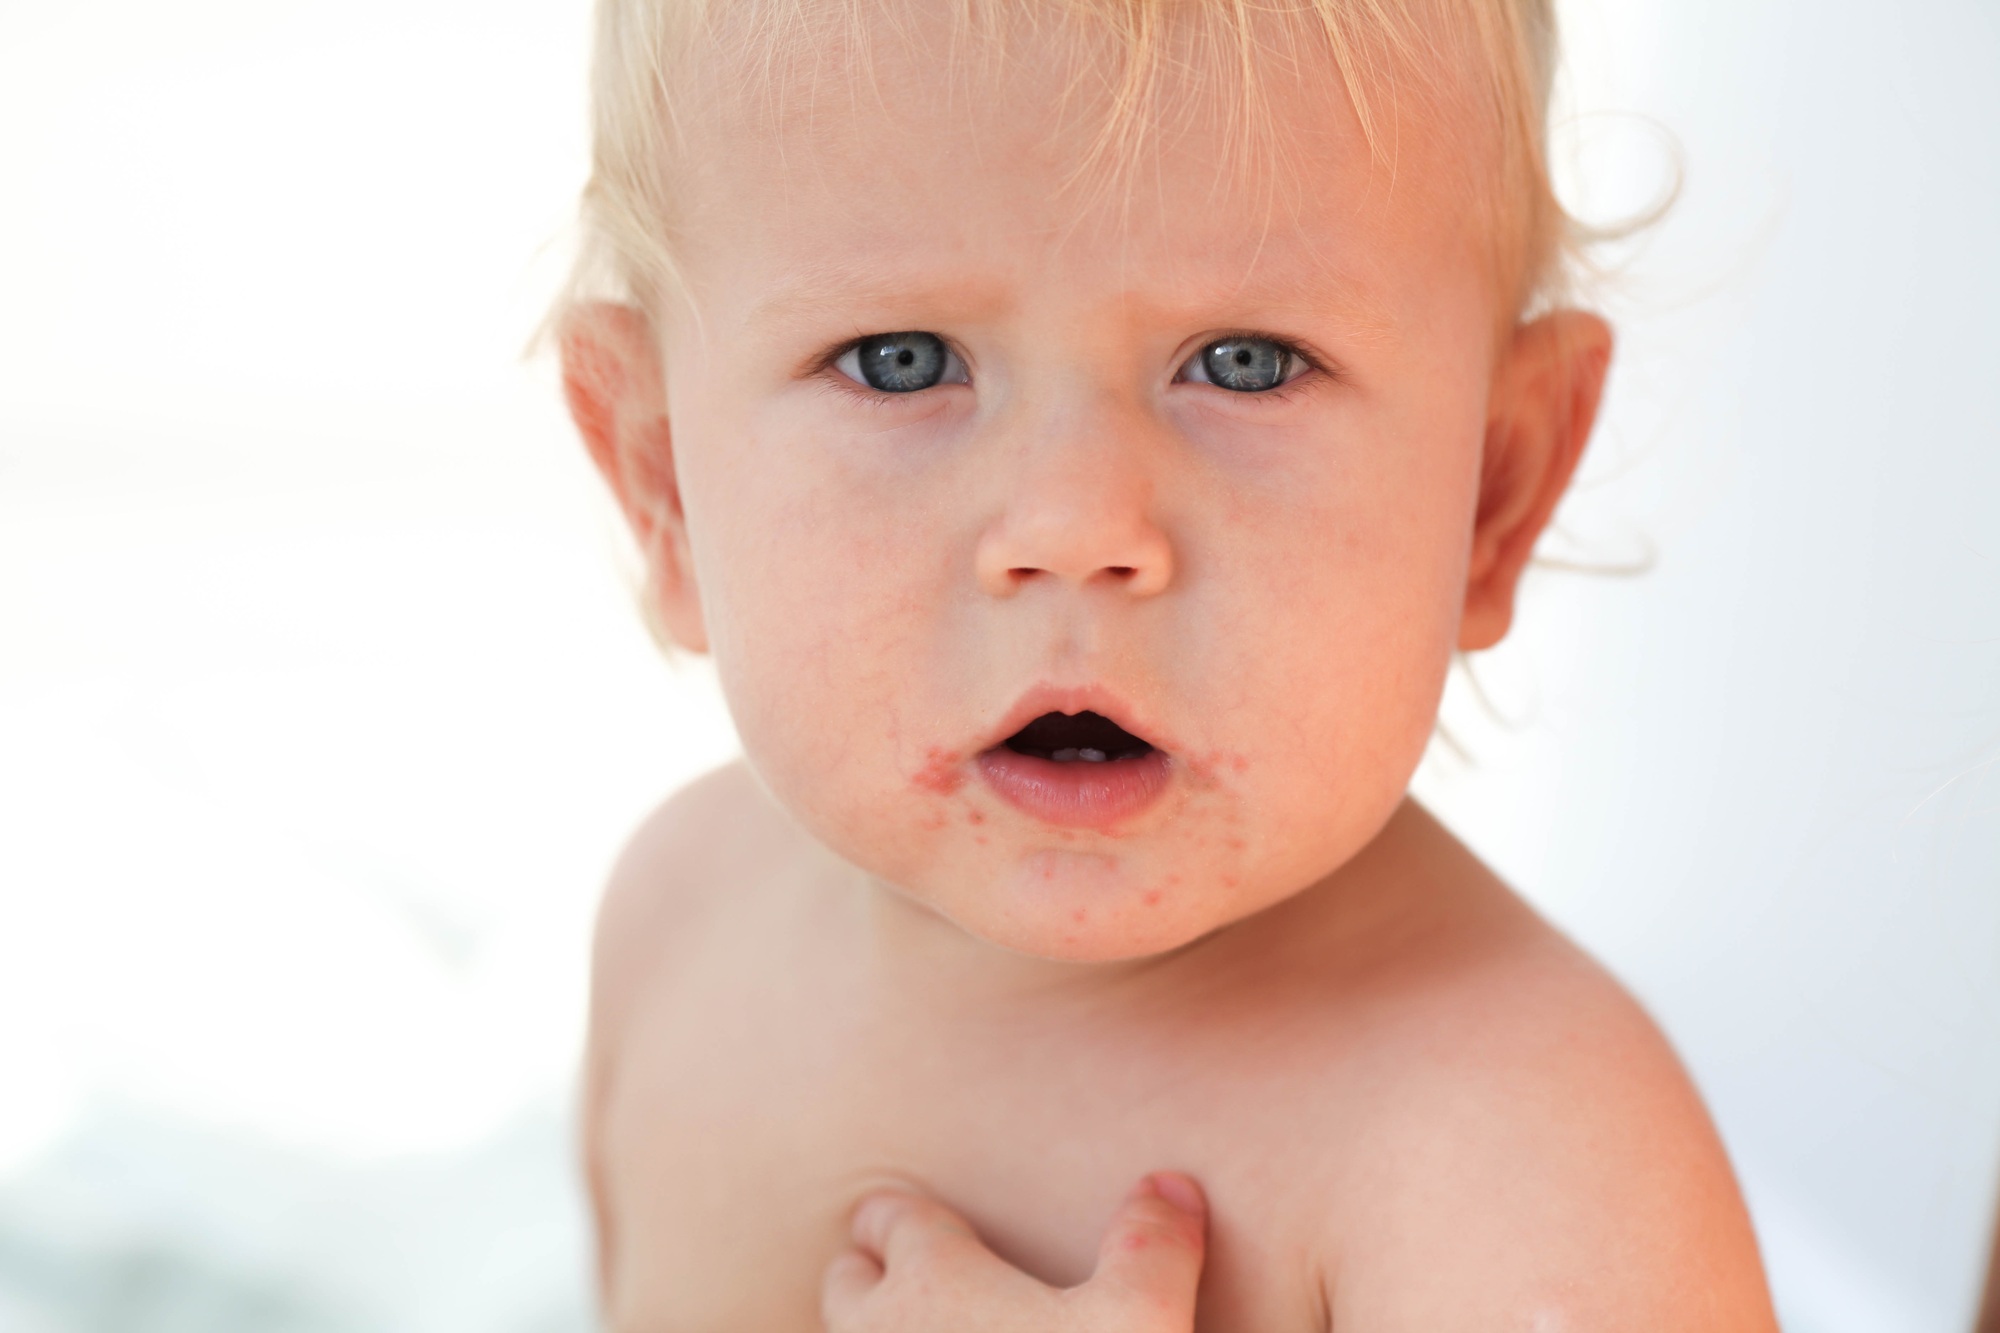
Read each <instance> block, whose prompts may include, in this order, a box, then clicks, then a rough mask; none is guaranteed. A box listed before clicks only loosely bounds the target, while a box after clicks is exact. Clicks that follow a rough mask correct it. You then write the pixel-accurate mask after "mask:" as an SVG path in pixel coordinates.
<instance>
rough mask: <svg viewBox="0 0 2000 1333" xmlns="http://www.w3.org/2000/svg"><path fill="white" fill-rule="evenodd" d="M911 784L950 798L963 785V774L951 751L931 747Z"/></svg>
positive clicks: (939, 747)
mask: <svg viewBox="0 0 2000 1333" xmlns="http://www.w3.org/2000/svg"><path fill="white" fill-rule="evenodd" d="M910 781H911V783H912V784H913V785H915V786H917V787H919V788H921V789H922V790H924V791H929V792H936V793H937V794H938V795H939V796H950V795H952V794H953V793H955V792H956V791H957V790H958V789H959V788H960V787H963V786H964V785H965V772H964V770H963V769H962V768H961V767H960V765H959V762H958V759H957V758H956V757H955V756H954V755H953V754H952V752H951V751H949V750H947V749H945V748H944V747H943V746H941V745H933V746H932V747H931V748H930V750H929V751H928V753H926V755H925V756H924V766H923V768H922V769H921V770H919V771H918V773H917V775H916V776H915V777H914V778H911V779H910Z"/></svg>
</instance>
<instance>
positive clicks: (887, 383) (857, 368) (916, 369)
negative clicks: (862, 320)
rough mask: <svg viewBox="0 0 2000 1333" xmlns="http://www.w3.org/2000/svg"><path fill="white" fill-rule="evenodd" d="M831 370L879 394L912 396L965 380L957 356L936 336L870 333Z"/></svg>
mask: <svg viewBox="0 0 2000 1333" xmlns="http://www.w3.org/2000/svg"><path fill="white" fill-rule="evenodd" d="M833 368H834V369H835V370H838V371H839V372H840V373H841V374H843V375H845V376H847V378H849V379H851V380H853V381H854V382H855V383H857V384H865V385H867V386H868V387H869V388H871V389H875V390H878V391H880V392H882V393H915V392H917V391H918V390H919V389H929V388H932V387H934V386H936V385H939V384H964V383H965V382H966V380H967V378H968V376H967V375H966V373H965V363H964V362H962V361H960V360H959V359H958V353H956V352H954V351H952V350H951V348H949V347H947V346H946V345H945V341H944V339H942V338H940V337H938V336H937V335H936V334H935V333H916V332H912V333H871V334H869V335H868V336H867V337H866V338H863V339H862V340H861V341H860V342H858V343H856V344H854V346H852V347H850V348H848V349H847V350H846V351H844V352H842V353H841V354H840V355H839V357H837V358H836V359H835V360H834V363H833Z"/></svg>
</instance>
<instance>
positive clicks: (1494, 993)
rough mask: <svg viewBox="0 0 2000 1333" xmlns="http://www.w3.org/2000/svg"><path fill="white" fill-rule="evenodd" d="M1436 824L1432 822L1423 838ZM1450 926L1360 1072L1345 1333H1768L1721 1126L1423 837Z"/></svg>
mask: <svg viewBox="0 0 2000 1333" xmlns="http://www.w3.org/2000/svg"><path fill="white" fill-rule="evenodd" d="M1424 819H1425V820H1426V821H1428V817H1427V816H1425V817H1424ZM1430 828H1431V830H1433V831H1434V834H1435V836H1426V837H1424V838H1420V839H1418V844H1419V845H1418V846H1417V848H1416V849H1415V851H1414V852H1413V855H1414V856H1415V857H1416V858H1417V859H1418V861H1419V862H1421V863H1423V864H1422V873H1423V874H1424V875H1426V876H1429V877H1435V882H1437V883H1439V884H1441V885H1443V886H1444V888H1443V894H1444V898H1445V900H1446V901H1447V902H1448V903H1450V904H1451V910H1449V911H1447V912H1444V913H1442V914H1441V919H1442V920H1445V921H1448V922H1450V923H1451V924H1446V925H1443V926H1441V927H1440V928H1437V929H1433V930H1429V931H1424V932H1418V933H1417V934H1415V935H1414V936H1413V937H1412V939H1413V942H1412V943H1411V944H1410V945H1409V951H1408V956H1407V957H1406V958H1404V959H1402V960H1401V961H1400V962H1399V963H1398V965H1397V967H1396V968H1395V969H1394V971H1395V973H1396V979H1395V981H1394V982H1393V986H1392V989H1393V992H1394V1000H1393V1002H1392V1003H1390V1004H1387V1005H1385V1006H1384V1007H1383V1008H1384V1013H1385V1017H1384V1020H1383V1021H1382V1022H1381V1023H1380V1025H1379V1032H1380V1036H1379V1038H1377V1039H1376V1040H1375V1041H1373V1042H1372V1043H1371V1050H1370V1054H1369V1057H1368V1060H1369V1062H1370V1063H1371V1064H1372V1065H1373V1066H1374V1069H1373V1071H1372V1072H1373V1073H1374V1074H1375V1075H1378V1076H1379V1078H1380V1082H1379V1085H1378V1086H1380V1087H1381V1088H1383V1089H1385V1091H1384V1092H1383V1094H1382V1095H1381V1097H1380V1098H1379V1100H1378V1101H1377V1102H1375V1103H1373V1104H1371V1106H1370V1108H1369V1110H1368V1112H1367V1114H1366V1115H1365V1116H1364V1117H1363V1120H1362V1123H1363V1124H1365V1125H1366V1126H1367V1129H1366V1132H1365V1137H1366V1140H1367V1143H1368V1150H1367V1151H1366V1152H1365V1153H1362V1154H1358V1155H1356V1156H1355V1157H1354V1158H1353V1159H1351V1160H1352V1167H1351V1170H1350V1171H1348V1172H1346V1173H1344V1174H1346V1175H1347V1176H1348V1178H1347V1179H1346V1180H1345V1182H1344V1185H1345V1190H1344V1191H1343V1192H1345V1193H1347V1196H1348V1199H1349V1200H1350V1201H1352V1202H1353V1203H1354V1204H1355V1205H1357V1206H1354V1207H1351V1208H1350V1207H1346V1206H1343V1207H1342V1208H1340V1210H1339V1212H1340V1214H1341V1216H1342V1219H1343V1220H1342V1221H1341V1222H1340V1223H1338V1224H1337V1229H1338V1230H1339V1231H1340V1233H1341V1234H1339V1236H1338V1237H1337V1239H1336V1240H1335V1241H1334V1242H1333V1244H1332V1246H1331V1247H1330V1249H1332V1250H1334V1251H1336V1252H1337V1254H1338V1262H1337V1264H1336V1266H1335V1272H1334V1277H1333V1281H1332V1282H1331V1284H1330V1285H1331V1287H1332V1290H1331V1292H1330V1300H1331V1303H1332V1308H1333V1313H1334V1319H1333V1325H1334V1327H1336V1328H1339V1329H1343V1330H1353V1331H1354V1333H1369V1331H1370V1330H1375V1329H1414V1328H1422V1329H1426V1330H1435V1331H1436V1333H1451V1331H1452V1330H1458V1329H1464V1330H1468V1333H1470V1330H1474V1329H1480V1330H1489V1329H1515V1328H1518V1329H1522V1330H1535V1331H1536V1333H1558V1331H1559V1330H1561V1331H1564V1333H1567V1331H1570V1330H1576V1331H1578V1333H1582V1331H1584V1330H1598V1329H1607V1330H1608V1329H1627V1328H1632V1329H1636V1328H1644V1329H1648V1330H1653V1331H1655V1333H1672V1331H1674V1330H1688V1333H1694V1331H1695V1330H1702V1331H1703V1333H1736V1331H1739V1330H1740V1331H1741V1333H1753V1331H1754V1333H1770V1331H1771V1330H1774V1329H1775V1328H1776V1324H1775V1321H1774V1319H1773V1317H1772V1314H1771V1309H1770V1303H1769V1297H1768V1295H1767V1294H1766V1290H1765V1286H1764V1279H1763V1273H1762V1268H1761V1265H1760V1262H1759V1260H1758V1256H1757V1249H1756V1242H1755V1240H1754V1237H1753V1235H1752V1232H1751V1230H1750V1224H1749V1220H1748V1217H1747V1214H1746V1213H1745V1210H1744V1207H1743V1203H1742V1198H1741V1195H1740V1193H1739V1191H1738V1189H1737V1186H1736V1182H1735V1179H1734V1176H1733V1174H1732V1172H1731V1171H1730V1167H1729V1163H1728V1160H1727V1158H1726V1156H1725V1154H1724V1152H1723V1149H1722V1145H1721V1142H1720V1140H1719V1139H1718V1137H1717V1135H1716V1132H1715V1129H1714V1126H1713V1124H1712V1122H1711V1121H1710V1119H1709V1116H1708V1113H1707V1111H1706V1109H1705V1108H1704V1107H1703V1106H1702V1103H1701V1100H1700V1098H1699V1096H1698V1095H1697V1094H1696V1093H1695V1090H1694V1087H1693V1085H1692V1083H1691V1082H1690V1081H1689V1079H1688V1076H1687V1073H1686V1071H1685V1070H1684V1069H1683V1067H1682V1065H1681V1063H1680V1061H1679V1059H1678V1058H1677V1057H1676V1056H1675V1054H1674V1052H1673V1050H1672V1048H1671V1047H1670V1046H1669V1044H1668V1043H1667V1041H1666V1039H1665V1037H1664V1036H1663V1035H1662V1034H1661V1032H1660V1030H1659V1028H1658V1027H1657V1026H1656V1025H1655V1024H1654V1023H1653V1021H1652V1020H1651V1019H1650V1018H1649V1017H1648V1016H1647V1014H1646V1013H1645V1011H1644V1010H1643V1009H1642V1008H1641V1007H1640V1006H1639V1005H1638V1003H1637V1002H1636V1001H1634V1000H1633V998H1632V997H1631V996H1630V995H1629V994H1628V993H1627V992H1626V991H1625V990H1624V988H1623V987H1621V986H1620V985H1619V984H1618V983H1617V981H1616V980H1614V979H1613V978H1612V977H1611V976H1610V975H1609V974H1608V973H1607V972H1605V971H1604V970H1603V969H1602V968H1601V967H1599V966H1598V965H1597V964H1596V963H1595V962H1593V961H1592V960H1591V959H1590V958H1588V957H1587V956H1586V955H1584V954H1583V952H1582V951H1581V950H1579V949H1577V948H1576V947H1575V946H1574V945H1572V944H1571V943H1570V942H1569V941H1568V940H1566V939H1564V938H1563V937H1562V936H1561V935H1560V934H1559V933H1558V932H1557V931H1556V930H1554V929H1553V928H1552V927H1550V926H1549V925H1548V924H1547V923H1546V922H1544V921H1542V920H1541V919H1540V918H1539V917H1538V916H1536V915H1535V913H1534V912H1533V911H1532V910H1530V909H1529V908H1528V907H1527V906H1526V905H1525V904H1523V903H1522V902H1521V901H1520V900H1519V899H1518V898H1516V897H1515V896H1514V895H1513V894H1512V893H1511V892H1510V891H1509V890H1508V889H1507V888H1506V887H1505V886H1504V885H1502V884H1501V883H1500V882H1499V881H1498V880H1497V879H1496V878H1495V877H1494V876H1493V875H1492V874H1491V873H1490V872H1489V871H1487V870H1486V869H1485V867H1484V866H1482V865H1481V864H1480V863H1479V862H1478V861H1477V859H1476V858H1474V857H1472V856H1471V854H1470V853H1469V852H1467V851H1466V850H1465V849H1464V848H1463V847H1461V846H1459V845H1458V844H1457V843H1456V842H1455V841H1454V840H1452V839H1451V838H1450V837H1449V835H1448V834H1445V833H1444V832H1443V830H1442V829H1441V828H1437V827H1436V826H1435V825H1430Z"/></svg>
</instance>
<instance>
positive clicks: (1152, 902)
mask: <svg viewBox="0 0 2000 1333" xmlns="http://www.w3.org/2000/svg"><path fill="white" fill-rule="evenodd" d="M1159 905H1160V891H1159V890H1158V889H1148V890H1146V906H1148V907H1158V906H1159Z"/></svg>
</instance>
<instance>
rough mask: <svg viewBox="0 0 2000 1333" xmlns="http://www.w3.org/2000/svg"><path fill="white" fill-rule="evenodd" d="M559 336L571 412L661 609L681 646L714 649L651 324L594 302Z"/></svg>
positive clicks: (654, 605)
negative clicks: (693, 563) (690, 542)
mask: <svg viewBox="0 0 2000 1333" xmlns="http://www.w3.org/2000/svg"><path fill="white" fill-rule="evenodd" d="M560 342H561V349H562V381H563V397H564V399H565V400H566V401H567V402H568V404H569V413H570V418H571V420H573V421H574V422H575V423H576V429H577V433H578V434H579V435H580V436H582V437H583V445H584V449H585V450H586V451H587V452H588V453H589V454H590V459H591V462H593V463H594V464H596V466H597V470H598V472H599V473H600V474H601V475H602V476H603V478H604V482H605V485H607V486H609V487H610V488H611V493H612V496H613V497H614V498H615V499H616V500H617V501H618V507H619V508H620V509H621V510H622V511H623V512H624V514H625V521H626V522H627V524H629V525H630V527H631V529H632V536H633V538H634V539H635V540H636V541H637V543H638V546H639V553H640V556H641V558H642V559H643V560H644V561H645V562H646V572H647V580H646V585H647V597H648V600H649V602H650V603H651V611H652V614H653V615H654V616H655V617H656V618H657V620H658V622H659V624H660V625H661V627H663V628H664V629H665V630H666V631H667V633H668V634H669V636H670V637H671V638H672V639H673V641H674V642H675V643H677V644H679V645H680V646H681V647H683V648H687V649H689V650H690V651H694V652H702V651H705V650H706V649H707V647H708V644H707V636H706V634H705V632H704V631H703V628H702V618H701V607H700V599H699V597H698V595H697V592H696V589H695V586H694V578H693V569H692V567H691V565H690V563H689V559H688V545H687V525H686V521H685V517H684V515H683V513H682V509H681V497H680V485H679V481H678V478H677V475H676V473H675V470H674V452H673V436H672V432H671V430H670V428H669V425H668V421H667V411H666V386H665V381H664V378H663V376H662V374H661V366H660V357H659V351H658V345H657V344H656V343H655V341H654V338H653V330H652V326H651V324H650V323H649V322H648V321H647V319H646V317H645V316H644V315H643V314H642V313H641V312H640V311H638V310H635V309H633V308H632V307H630V306H622V305H613V304H610V303H590V304H585V305H579V306H577V307H576V308H575V309H573V310H572V311H570V312H569V314H568V315H567V316H566V317H565V318H564V320H563V322H562V327H561V336H560Z"/></svg>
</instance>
